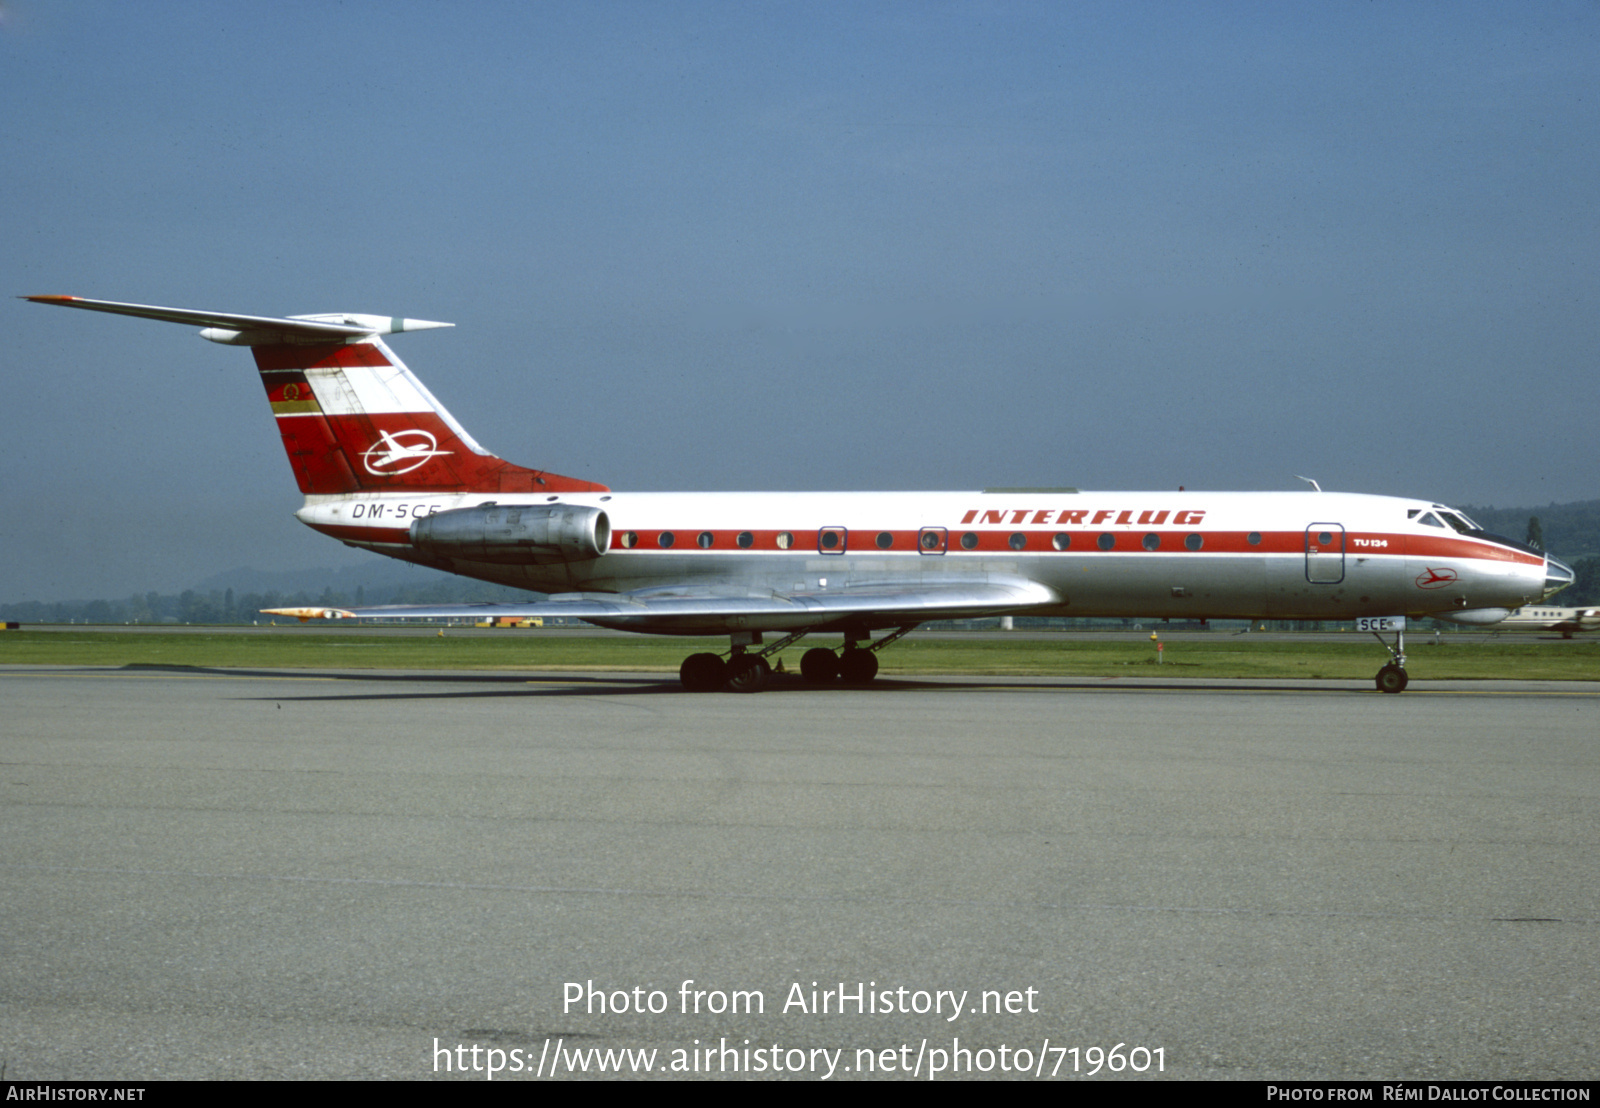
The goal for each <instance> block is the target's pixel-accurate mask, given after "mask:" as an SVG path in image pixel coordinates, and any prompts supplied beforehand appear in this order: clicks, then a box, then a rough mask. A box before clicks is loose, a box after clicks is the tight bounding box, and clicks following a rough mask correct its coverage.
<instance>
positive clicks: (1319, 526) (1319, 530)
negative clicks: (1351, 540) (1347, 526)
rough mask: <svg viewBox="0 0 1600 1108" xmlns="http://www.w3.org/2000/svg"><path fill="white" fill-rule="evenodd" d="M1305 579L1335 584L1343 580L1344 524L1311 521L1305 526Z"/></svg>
mask: <svg viewBox="0 0 1600 1108" xmlns="http://www.w3.org/2000/svg"><path fill="white" fill-rule="evenodd" d="M1306 580H1307V581H1310V582H1311V583H1312V584H1313V585H1337V584H1338V583H1339V582H1340V581H1343V580H1344V526H1343V524H1339V523H1313V524H1312V525H1311V526H1310V527H1307V528H1306Z"/></svg>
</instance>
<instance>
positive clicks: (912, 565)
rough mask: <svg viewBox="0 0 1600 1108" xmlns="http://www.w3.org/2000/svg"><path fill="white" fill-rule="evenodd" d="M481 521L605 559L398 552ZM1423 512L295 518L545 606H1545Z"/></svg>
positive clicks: (636, 511)
mask: <svg viewBox="0 0 1600 1108" xmlns="http://www.w3.org/2000/svg"><path fill="white" fill-rule="evenodd" d="M490 502H493V503H496V504H500V505H525V506H544V505H547V504H552V503H560V504H567V505H577V506H590V507H594V508H598V509H600V510H602V511H604V512H605V514H606V516H607V518H608V520H609V524H610V541H609V546H608V548H607V549H606V551H605V553H604V554H602V555H601V556H599V557H595V558H588V559H584V560H575V561H569V562H565V563H561V564H554V565H552V564H526V565H507V564H489V563H474V562H471V561H465V560H461V559H448V560H443V561H444V562H447V564H441V559H438V558H436V557H431V556H428V555H425V554H422V553H421V552H419V551H417V550H416V549H415V548H414V547H413V546H412V545H411V543H410V539H409V527H410V525H411V523H412V521H414V520H416V519H420V518H424V517H426V516H428V515H430V514H436V513H438V512H443V511H449V510H453V509H460V508H469V507H474V506H478V505H482V504H485V503H490ZM1436 507H1437V505H1430V504H1428V503H1426V502H1423V501H1416V500H1408V499H1401V498H1395V497H1384V496H1365V495H1355V494H1345V493H1318V492H1291V493H1207V492H1181V491H1180V492H1172V493H1151V492H1063V491H1059V490H1046V491H1029V490H991V491H984V492H954V493H950V492H903V493H623V492H612V493H594V494H591V493H567V494H560V495H538V494H533V495H529V494H499V495H496V494H486V493H472V494H448V495H440V494H413V495H404V494H393V493H381V494H369V493H360V494H350V495H341V496H322V497H316V496H313V497H308V498H307V503H306V506H305V507H304V508H302V509H301V510H300V512H299V513H298V515H299V517H300V519H301V520H302V521H304V522H305V523H307V524H308V525H309V526H311V527H313V528H316V529H317V530H319V531H323V532H325V533H328V534H331V535H334V536H336V537H338V538H340V539H343V540H344V541H346V542H350V543H353V544H355V545H359V546H364V547H367V548H369V549H372V550H375V551H378V552H380V553H384V554H389V555H391V556H394V557H399V558H404V559H407V560H412V561H419V562H422V563H424V564H430V565H436V566H437V567H438V568H441V569H447V570H450V571H452V572H455V573H460V574H465V575H468V576H472V577H478V578H481V579H483V580H488V581H495V582H498V583H502V584H508V585H514V586H517V587H521V588H526V589H530V590H537V591H541V592H552V593H566V592H580V591H581V592H603V593H614V592H636V591H638V590H642V589H650V588H654V587H661V588H669V587H682V586H683V585H684V584H685V583H686V582H694V583H696V584H697V585H699V586H710V587H718V586H721V587H726V588H727V589H730V590H744V591H761V590H771V591H774V592H778V593H793V592H800V591H805V592H810V591H813V590H833V589H848V588H851V587H855V586H865V585H871V584H873V583H875V582H884V581H892V582H896V583H900V584H908V585H913V584H916V583H919V582H920V583H928V584H933V583H939V582H950V581H960V580H972V579H994V578H1009V579H1023V580H1027V581H1032V582H1036V583H1039V584H1042V585H1045V586H1047V587H1048V588H1049V589H1050V590H1051V592H1052V594H1053V596H1054V598H1055V601H1054V603H1052V604H1050V605H1048V606H1045V607H1040V608H1038V609H1036V610H1035V614H1040V615H1068V616H1140V617H1164V618H1194V619H1212V618H1230V617H1231V618H1299V619H1354V618H1356V617H1358V616H1369V615H1401V614H1403V615H1414V616H1422V615H1430V614H1440V613H1449V612H1460V611H1464V610H1482V609H1496V608H1505V609H1511V608H1515V607H1518V606H1520V605H1524V604H1527V603H1530V602H1535V601H1537V600H1538V599H1540V598H1541V597H1542V595H1543V592H1544V586H1545V578H1546V561H1545V559H1544V558H1543V557H1542V556H1539V555H1537V554H1535V553H1533V552H1531V551H1528V550H1526V549H1520V548H1517V547H1516V546H1515V545H1514V544H1505V543H1503V542H1498V541H1494V540H1492V539H1490V538H1485V537H1482V536H1481V533H1475V534H1470V535H1469V534H1463V533H1458V532H1456V531H1452V530H1448V529H1441V528H1440V527H1439V526H1438V524H1437V523H1435V524H1434V525H1433V526H1425V525H1424V524H1422V523H1420V522H1418V521H1417V517H1418V516H1420V515H1422V514H1425V513H1426V512H1427V511H1428V510H1429V509H1430V508H1436Z"/></svg>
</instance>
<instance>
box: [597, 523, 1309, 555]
mask: <svg viewBox="0 0 1600 1108" xmlns="http://www.w3.org/2000/svg"><path fill="white" fill-rule="evenodd" d="M1164 537H1165V536H1163V535H1161V534H1159V533H1157V532H1154V531H1152V532H1150V533H1148V534H1146V535H1145V536H1144V537H1143V538H1142V539H1140V545H1141V546H1143V547H1144V549H1146V550H1160V549H1161V545H1162V539H1163V538H1164ZM943 540H944V535H943V532H940V531H923V532H922V534H921V540H920V541H921V544H922V549H924V550H930V551H931V550H938V549H939V548H940V546H941V544H942V543H943ZM677 541H678V537H677V535H675V534H673V533H672V532H671V531H662V532H661V533H660V534H659V535H657V536H656V543H657V544H658V545H659V546H660V547H661V548H662V549H663V550H666V549H670V548H671V547H673V546H675V545H676V544H677ZM694 541H695V545H697V546H699V547H700V548H701V549H703V550H709V549H711V547H712V546H713V545H715V543H716V537H715V535H713V533H712V532H710V531H701V532H700V533H699V534H698V535H696V536H695V540H694ZM733 541H734V543H735V544H736V545H737V546H738V547H739V548H740V549H741V550H748V549H750V548H751V547H752V546H754V545H755V541H756V540H755V536H754V535H753V534H751V533H750V532H749V531H740V532H739V533H738V534H737V535H735V536H734V540H733ZM775 541H776V544H777V547H778V549H779V550H789V549H791V548H792V547H793V546H794V534H793V532H790V531H779V532H778V534H777V538H776V540H775ZM957 541H958V543H959V544H960V546H961V549H963V550H976V549H977V548H978V536H977V534H976V533H974V532H972V531H967V532H965V533H963V534H962V536H961V537H960V539H959V540H957ZM1245 541H1247V542H1248V543H1249V544H1250V545H1251V546H1259V545H1261V532H1259V531H1251V532H1250V534H1249V535H1248V536H1246V540H1245ZM1322 541H1324V542H1327V541H1328V540H1327V539H1326V538H1324V539H1323V540H1322ZM874 542H875V543H876V544H877V547H878V549H879V550H891V549H893V548H894V533H893V532H891V531H879V532H878V534H877V537H876V539H874ZM1006 542H1007V544H1008V545H1009V546H1010V547H1011V549H1012V550H1026V549H1027V548H1028V535H1027V534H1025V533H1023V532H1021V531H1018V532H1015V533H1013V534H1012V535H1011V537H1010V538H1009V539H1007V540H1006ZM617 543H618V545H619V546H621V547H622V548H623V549H625V550H632V549H634V548H635V547H637V546H638V545H639V533H638V532H637V531H623V532H621V533H619V535H618V536H617ZM843 543H844V531H843V530H842V529H837V528H830V529H828V530H824V531H822V532H820V533H819V534H818V538H817V546H818V547H819V548H820V549H822V550H825V551H827V550H838V549H840V547H841V546H842V544H843ZM1095 545H1096V546H1098V547H1099V548H1100V549H1101V550H1112V549H1115V547H1116V545H1117V536H1116V534H1114V533H1112V532H1109V531H1107V532H1104V533H1102V534H1100V535H1099V536H1098V537H1097V538H1096V539H1095ZM1050 546H1051V549H1053V550H1070V549H1072V536H1071V535H1069V534H1067V533H1066V532H1064V531H1063V532H1060V533H1058V534H1055V535H1052V536H1051V538H1050ZM1183 546H1184V549H1185V550H1199V549H1201V548H1202V547H1204V546H1205V537H1204V536H1202V535H1185V536H1184V537H1183Z"/></svg>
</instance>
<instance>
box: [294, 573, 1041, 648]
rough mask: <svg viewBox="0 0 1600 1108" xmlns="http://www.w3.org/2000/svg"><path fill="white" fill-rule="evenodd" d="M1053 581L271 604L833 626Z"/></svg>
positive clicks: (982, 609) (990, 607)
mask: <svg viewBox="0 0 1600 1108" xmlns="http://www.w3.org/2000/svg"><path fill="white" fill-rule="evenodd" d="M1059 601H1060V598H1059V597H1058V596H1057V595H1056V594H1055V591H1054V590H1053V589H1050V588H1048V587H1047V586H1045V585H1041V584H1039V583H1038V582H1035V581H1028V580H1025V579H1022V578H1011V577H1004V578H997V577H989V578H979V579H973V580H970V581H949V582H922V581H917V582H893V581H887V582H875V583H870V584H862V585H852V586H845V587H841V588H835V589H818V590H816V591H811V592H794V593H788V594H780V593H776V592H771V591H766V592H752V591H748V590H742V591H741V590H733V589H728V590H721V591H719V590H716V589H714V588H682V589H647V590H641V591H639V592H633V593H559V594H556V595H553V596H551V597H549V598H548V599H546V600H530V601H528V602H527V603H512V604H421V605H399V606H393V607H381V608H268V609H265V611H266V612H267V613H268V614H271V615H288V616H294V617H296V618H298V619H301V620H307V619H387V620H395V619H469V618H470V619H479V620H487V619H497V618H508V619H529V618H534V617H541V618H551V617H556V616H563V617H568V618H572V619H581V620H584V621H586V622H589V623H595V624H599V625H600V626H602V627H612V628H619V629H622V630H628V631H645V632H652V633H656V634H666V635H672V634H682V635H696V634H722V633H725V632H728V631H737V630H751V631H798V630H811V631H826V630H829V629H831V628H841V627H844V626H847V625H852V626H860V625H866V626H869V627H898V626H903V625H905V624H911V623H922V622H924V621H926V620H931V619H971V618H974V617H978V616H986V615H999V614H1002V613H1006V612H1016V611H1023V610H1026V609H1029V608H1036V607H1040V606H1042V605H1047V604H1055V603H1059Z"/></svg>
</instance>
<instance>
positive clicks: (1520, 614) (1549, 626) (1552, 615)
mask: <svg viewBox="0 0 1600 1108" xmlns="http://www.w3.org/2000/svg"><path fill="white" fill-rule="evenodd" d="M1494 629H1495V630H1496V631H1560V632H1561V637H1562V638H1564V639H1570V638H1572V636H1573V633H1574V632H1577V631H1600V608H1547V607H1544V606H1542V605H1541V606H1537V607H1527V608H1518V609H1517V610H1516V611H1514V612H1512V613H1511V614H1510V615H1508V616H1506V618H1505V619H1503V620H1501V621H1500V622H1499V623H1497V624H1495V625H1494Z"/></svg>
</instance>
